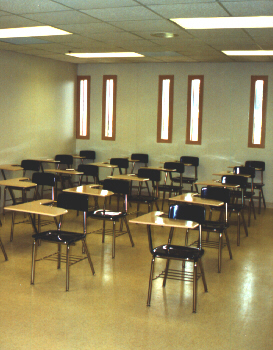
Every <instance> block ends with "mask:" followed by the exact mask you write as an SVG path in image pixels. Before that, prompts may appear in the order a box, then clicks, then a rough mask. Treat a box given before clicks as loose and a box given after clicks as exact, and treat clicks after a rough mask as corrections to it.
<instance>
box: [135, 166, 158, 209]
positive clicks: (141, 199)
mask: <svg viewBox="0 0 273 350" xmlns="http://www.w3.org/2000/svg"><path fill="white" fill-rule="evenodd" d="M137 176H138V177H139V178H142V179H149V181H145V184H146V190H147V193H144V191H143V188H142V182H141V183H140V187H139V189H138V193H137V194H132V193H131V194H130V195H129V197H128V201H129V202H130V203H137V214H138V213H139V208H140V204H147V205H148V212H150V211H152V209H153V204H155V205H156V208H157V210H159V207H158V203H157V201H158V186H159V182H160V180H161V171H160V170H156V169H150V168H140V169H138V173H137ZM149 182H150V186H151V190H150V188H149Z"/></svg>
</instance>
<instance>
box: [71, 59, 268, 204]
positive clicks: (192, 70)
mask: <svg viewBox="0 0 273 350" xmlns="http://www.w3.org/2000/svg"><path fill="white" fill-rule="evenodd" d="M106 74H116V75H117V76H118V83H117V128H116V135H117V136H116V141H102V140H101V104H102V76H103V75H106ZM163 74H173V75H174V128H173V143H172V144H158V143H157V142H156V123H157V98H158V75H163ZM193 74H200V75H201V74H203V75H204V77H205V81H204V107H203V137H202V145H201V146H193V145H186V144H185V134H186V112H187V105H186V102H187V77H188V75H193ZM78 75H90V76H91V123H90V125H91V126H90V129H91V137H90V140H77V142H76V148H77V152H78V151H80V150H81V149H94V150H95V151H96V154H97V160H98V161H102V160H104V161H105V160H107V159H108V158H110V157H115V156H129V155H130V154H131V153H133V152H139V153H148V154H149V159H150V162H149V163H150V165H158V164H159V163H160V162H162V161H163V162H164V161H167V160H173V159H179V158H180V156H182V155H192V156H198V157H199V158H200V167H199V179H200V180H206V179H211V178H212V173H213V172H215V171H220V170H226V169H227V166H229V165H236V164H241V163H244V162H245V160H263V161H265V162H266V171H265V178H264V181H265V183H266V187H265V189H266V191H265V196H266V201H267V202H268V203H269V204H270V203H271V204H272V205H273V185H272V180H271V179H272V170H273V160H272V149H273V147H272V146H273V140H272V138H271V134H272V130H273V120H272V115H273V98H272V96H273V65H272V63H215V64H214V63H203V64H199V63H198V64H195V63H193V64H185V63H181V64H180V63H174V64H114V65H110V64H102V65H99V64H94V65H91V64H90V65H88V64H82V65H79V66H78ZM251 75H268V78H269V82H268V104H267V120H266V123H267V128H266V147H265V148H264V149H252V148H248V147H247V143H248V114H249V99H250V77H251Z"/></svg>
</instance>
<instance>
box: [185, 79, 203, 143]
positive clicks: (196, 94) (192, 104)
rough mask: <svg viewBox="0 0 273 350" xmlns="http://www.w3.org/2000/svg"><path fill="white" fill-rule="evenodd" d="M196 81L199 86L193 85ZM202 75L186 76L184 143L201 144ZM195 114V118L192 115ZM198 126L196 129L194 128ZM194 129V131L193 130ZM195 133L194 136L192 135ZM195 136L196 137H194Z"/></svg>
mask: <svg viewBox="0 0 273 350" xmlns="http://www.w3.org/2000/svg"><path fill="white" fill-rule="evenodd" d="M196 83H197V84H198V85H199V88H198V89H196V87H195V88H194V86H195V85H196ZM203 94H204V75H189V76H188V96H187V128H186V144H192V145H201V141H202V114H203ZM194 116H195V119H193V117H194ZM196 128H198V130H196ZM193 131H194V132H193ZM194 134H195V135H197V137H194V136H193V135H194ZM194 138H197V139H194Z"/></svg>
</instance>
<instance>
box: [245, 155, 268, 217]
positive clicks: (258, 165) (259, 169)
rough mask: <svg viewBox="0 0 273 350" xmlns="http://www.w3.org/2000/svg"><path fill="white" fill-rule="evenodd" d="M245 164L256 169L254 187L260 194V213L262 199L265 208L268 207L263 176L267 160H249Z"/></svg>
mask: <svg viewBox="0 0 273 350" xmlns="http://www.w3.org/2000/svg"><path fill="white" fill-rule="evenodd" d="M245 166H246V167H252V168H254V169H255V181H254V183H253V189H254V190H258V191H259V195H258V200H259V210H258V213H259V214H260V212H261V201H262V200H263V205H264V208H266V204H265V198H264V192H263V187H264V180H263V176H264V171H265V162H263V161H258V160H247V161H246V162H245ZM253 198H255V199H256V198H257V197H255V196H254V197H253Z"/></svg>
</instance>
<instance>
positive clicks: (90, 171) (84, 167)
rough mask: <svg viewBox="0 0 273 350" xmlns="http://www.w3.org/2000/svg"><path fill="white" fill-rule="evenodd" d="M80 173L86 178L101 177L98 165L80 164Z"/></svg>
mask: <svg viewBox="0 0 273 350" xmlns="http://www.w3.org/2000/svg"><path fill="white" fill-rule="evenodd" d="M78 171H80V172H82V173H84V175H86V176H93V177H98V176H99V168H98V167H97V166H96V165H92V164H79V166H78Z"/></svg>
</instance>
